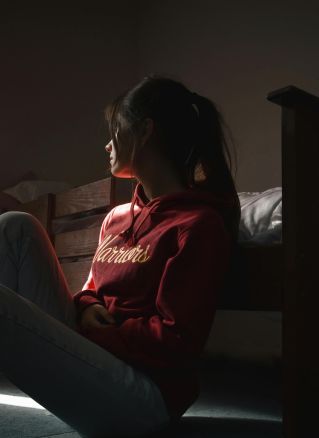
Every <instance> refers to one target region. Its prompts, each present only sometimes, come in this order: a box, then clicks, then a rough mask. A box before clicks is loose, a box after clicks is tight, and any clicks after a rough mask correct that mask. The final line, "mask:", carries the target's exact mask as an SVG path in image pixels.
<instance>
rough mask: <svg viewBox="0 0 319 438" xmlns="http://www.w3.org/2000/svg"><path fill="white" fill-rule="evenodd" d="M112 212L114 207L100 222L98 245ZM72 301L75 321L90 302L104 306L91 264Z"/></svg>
mask: <svg viewBox="0 0 319 438" xmlns="http://www.w3.org/2000/svg"><path fill="white" fill-rule="evenodd" d="M113 213H114V208H113V209H112V210H111V211H109V212H108V214H107V215H106V217H105V218H104V220H103V222H102V225H101V229H100V234H99V242H98V246H99V245H100V244H101V242H102V241H103V239H104V235H105V229H106V227H107V226H108V224H109V223H110V220H111V218H112V216H113ZM73 303H74V305H75V307H76V311H77V322H79V319H80V317H81V315H82V312H83V311H84V309H86V308H87V307H88V306H90V305H92V304H102V305H103V306H105V304H104V301H102V300H101V299H99V297H98V296H97V293H96V288H95V284H94V279H93V274H92V265H91V268H90V272H89V275H88V278H87V280H86V282H85V283H84V285H83V287H82V290H80V291H78V292H76V293H75V294H74V295H73Z"/></svg>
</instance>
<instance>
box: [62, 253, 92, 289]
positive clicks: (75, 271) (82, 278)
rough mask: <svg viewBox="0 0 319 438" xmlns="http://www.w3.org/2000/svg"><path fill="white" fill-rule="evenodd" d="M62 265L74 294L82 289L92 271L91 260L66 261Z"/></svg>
mask: <svg viewBox="0 0 319 438" xmlns="http://www.w3.org/2000/svg"><path fill="white" fill-rule="evenodd" d="M61 267H62V270H63V272H64V275H65V278H66V280H67V282H68V285H69V288H70V291H71V292H72V294H74V293H75V292H77V291H80V290H82V288H83V285H84V283H85V282H86V280H87V278H88V275H89V272H90V268H91V260H85V261H77V262H65V263H61Z"/></svg>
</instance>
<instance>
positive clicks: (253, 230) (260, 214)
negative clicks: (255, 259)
mask: <svg viewBox="0 0 319 438" xmlns="http://www.w3.org/2000/svg"><path fill="white" fill-rule="evenodd" d="M238 197H239V200H240V205H241V220H240V225H239V239H238V240H239V241H244V240H254V241H256V242H258V241H259V242H264V241H265V242H266V241H268V240H271V241H274V240H281V230H282V188H281V187H274V188H271V189H268V190H265V191H264V192H239V193H238Z"/></svg>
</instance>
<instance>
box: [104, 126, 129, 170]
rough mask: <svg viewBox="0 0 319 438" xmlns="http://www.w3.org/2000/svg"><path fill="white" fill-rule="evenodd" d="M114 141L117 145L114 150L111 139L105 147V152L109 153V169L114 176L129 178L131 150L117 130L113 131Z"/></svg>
mask: <svg viewBox="0 0 319 438" xmlns="http://www.w3.org/2000/svg"><path fill="white" fill-rule="evenodd" d="M115 141H116V145H117V148H116V149H115V147H114V141H113V138H112V139H111V140H110V141H109V143H108V144H107V145H106V146H105V150H106V152H108V153H109V160H110V165H109V169H110V171H111V173H112V175H114V176H118V177H122V178H131V177H132V174H131V172H132V169H131V167H130V160H131V148H130V146H129V142H128V141H127V136H124V135H119V128H117V129H116V131H115Z"/></svg>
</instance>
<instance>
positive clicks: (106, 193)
mask: <svg viewBox="0 0 319 438" xmlns="http://www.w3.org/2000/svg"><path fill="white" fill-rule="evenodd" d="M112 180H113V178H112V177H109V178H104V179H101V180H99V181H94V182H92V183H89V184H85V185H83V186H79V187H75V188H73V189H70V190H67V191H65V192H61V193H57V194H56V196H55V212H54V217H60V216H65V215H69V214H74V213H78V212H83V211H89V210H93V209H97V208H103V207H106V206H108V205H110V204H111V186H112V184H113V183H112Z"/></svg>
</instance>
